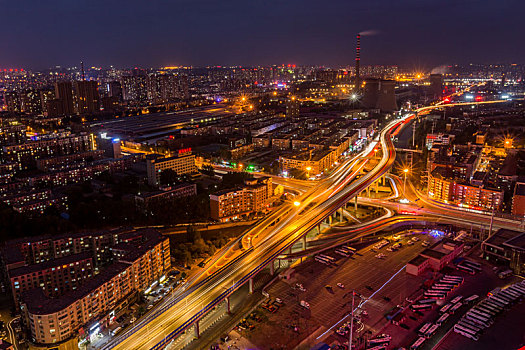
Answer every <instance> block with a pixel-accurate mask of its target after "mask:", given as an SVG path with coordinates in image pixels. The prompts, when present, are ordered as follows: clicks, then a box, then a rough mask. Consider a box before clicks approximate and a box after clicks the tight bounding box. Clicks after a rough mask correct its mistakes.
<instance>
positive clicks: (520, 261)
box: [481, 228, 525, 276]
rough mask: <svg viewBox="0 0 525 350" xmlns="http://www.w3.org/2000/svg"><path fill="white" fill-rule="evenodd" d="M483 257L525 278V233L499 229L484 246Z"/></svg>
mask: <svg viewBox="0 0 525 350" xmlns="http://www.w3.org/2000/svg"><path fill="white" fill-rule="evenodd" d="M481 249H482V251H483V257H484V258H485V259H486V260H489V261H492V262H494V263H497V264H500V265H506V266H509V267H510V268H511V269H512V271H514V273H515V274H518V275H522V276H525V232H522V231H514V230H508V229H503V228H501V229H499V230H497V231H496V232H495V233H494V234H493V235H492V236H490V237H489V238H487V239H486V240H485V241H484V242H483V243H482V244H481Z"/></svg>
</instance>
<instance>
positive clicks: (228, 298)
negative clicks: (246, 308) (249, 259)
mask: <svg viewBox="0 0 525 350" xmlns="http://www.w3.org/2000/svg"><path fill="white" fill-rule="evenodd" d="M251 293H253V278H250V294H251ZM226 312H228V313H229V314H230V313H231V307H230V297H226Z"/></svg>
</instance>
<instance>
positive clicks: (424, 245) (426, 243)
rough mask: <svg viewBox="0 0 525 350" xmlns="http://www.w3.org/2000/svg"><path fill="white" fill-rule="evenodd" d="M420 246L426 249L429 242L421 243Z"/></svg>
mask: <svg viewBox="0 0 525 350" xmlns="http://www.w3.org/2000/svg"><path fill="white" fill-rule="evenodd" d="M421 245H422V246H423V247H428V246H429V245H430V242H429V241H424V242H423V243H421Z"/></svg>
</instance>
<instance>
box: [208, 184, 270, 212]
mask: <svg viewBox="0 0 525 350" xmlns="http://www.w3.org/2000/svg"><path fill="white" fill-rule="evenodd" d="M272 195H273V191H272V178H271V177H262V178H258V179H250V180H246V181H245V183H244V186H242V187H238V188H233V189H226V190H223V191H219V192H217V193H214V194H211V195H210V216H211V217H212V219H214V220H219V221H222V222H225V221H230V220H235V219H238V218H241V217H243V216H246V215H249V214H251V213H257V212H261V211H263V210H264V209H265V208H266V207H267V206H268V204H269V200H270V198H271V197H272Z"/></svg>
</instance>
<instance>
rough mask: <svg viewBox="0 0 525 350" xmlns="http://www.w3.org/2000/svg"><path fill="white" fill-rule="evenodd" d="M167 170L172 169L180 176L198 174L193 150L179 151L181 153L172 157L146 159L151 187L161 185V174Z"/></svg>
mask: <svg viewBox="0 0 525 350" xmlns="http://www.w3.org/2000/svg"><path fill="white" fill-rule="evenodd" d="M166 169H171V170H173V171H175V172H176V173H177V174H178V175H182V174H194V173H196V172H197V167H196V166H195V155H194V154H192V153H191V148H190V149H187V150H179V153H178V154H177V155H175V156H172V157H160V156H156V157H147V158H146V171H147V173H148V183H149V184H150V185H151V186H159V185H160V173H161V172H162V171H164V170H166Z"/></svg>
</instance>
